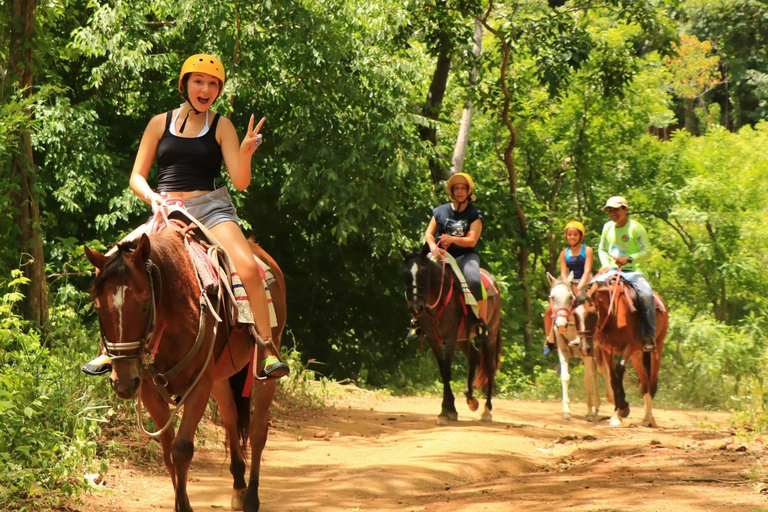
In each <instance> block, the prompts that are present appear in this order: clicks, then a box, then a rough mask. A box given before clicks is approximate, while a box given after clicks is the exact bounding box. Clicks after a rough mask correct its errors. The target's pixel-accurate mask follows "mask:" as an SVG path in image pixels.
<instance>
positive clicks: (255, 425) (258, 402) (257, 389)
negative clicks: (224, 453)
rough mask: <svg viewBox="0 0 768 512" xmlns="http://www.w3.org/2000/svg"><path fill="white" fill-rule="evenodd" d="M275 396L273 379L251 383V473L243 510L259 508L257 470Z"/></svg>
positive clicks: (252, 510)
mask: <svg viewBox="0 0 768 512" xmlns="http://www.w3.org/2000/svg"><path fill="white" fill-rule="evenodd" d="M274 396H275V381H274V380H268V381H260V382H254V383H253V390H252V391H251V432H250V434H251V436H250V437H251V475H250V477H249V479H248V493H247V494H246V495H245V504H244V509H243V510H245V512H257V511H258V510H259V506H260V502H259V470H260V469H261V454H262V453H263V452H264V446H266V444H267V434H268V432H269V406H270V405H271V404H272V398H273V397H274Z"/></svg>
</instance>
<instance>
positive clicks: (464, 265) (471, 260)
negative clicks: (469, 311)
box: [456, 252, 488, 341]
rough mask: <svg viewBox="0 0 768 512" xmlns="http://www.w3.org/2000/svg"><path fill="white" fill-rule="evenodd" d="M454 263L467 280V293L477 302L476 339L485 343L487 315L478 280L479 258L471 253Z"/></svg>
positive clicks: (483, 296) (486, 307) (480, 284)
mask: <svg viewBox="0 0 768 512" xmlns="http://www.w3.org/2000/svg"><path fill="white" fill-rule="evenodd" d="M456 262H457V263H458V264H459V268H460V269H461V273H462V274H464V279H466V280H467V286H469V291H471V292H472V296H473V297H474V298H475V300H476V301H477V309H478V316H479V318H478V319H477V320H478V323H477V338H478V339H479V340H480V341H485V340H486V339H488V327H487V325H486V323H485V322H486V316H487V314H488V301H487V299H486V297H485V294H484V293H483V291H484V290H483V282H482V279H481V278H480V256H478V255H477V253H474V252H471V253H469V254H464V255H463V256H459V257H458V258H456Z"/></svg>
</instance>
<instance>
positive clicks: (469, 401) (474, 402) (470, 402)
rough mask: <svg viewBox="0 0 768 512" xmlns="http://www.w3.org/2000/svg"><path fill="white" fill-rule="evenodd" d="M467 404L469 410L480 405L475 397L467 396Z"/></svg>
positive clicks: (473, 409)
mask: <svg viewBox="0 0 768 512" xmlns="http://www.w3.org/2000/svg"><path fill="white" fill-rule="evenodd" d="M467 406H468V407H469V410H470V411H472V412H475V411H476V410H477V408H478V407H480V402H478V401H477V398H475V397H472V398H467Z"/></svg>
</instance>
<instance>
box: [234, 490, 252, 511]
mask: <svg viewBox="0 0 768 512" xmlns="http://www.w3.org/2000/svg"><path fill="white" fill-rule="evenodd" d="M246 494H248V489H233V490H232V505H231V506H232V510H243V508H245V495H246Z"/></svg>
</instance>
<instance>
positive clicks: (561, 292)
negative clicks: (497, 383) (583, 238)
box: [547, 272, 613, 422]
mask: <svg viewBox="0 0 768 512" xmlns="http://www.w3.org/2000/svg"><path fill="white" fill-rule="evenodd" d="M547 279H549V282H550V284H551V285H552V288H551V289H550V291H549V300H550V304H551V305H552V314H553V315H554V316H555V319H554V320H555V321H554V324H553V325H552V329H555V332H554V334H555V344H556V346H557V356H558V359H559V361H560V383H561V385H562V390H563V409H562V417H563V419H564V420H570V419H571V417H572V414H571V399H570V396H569V392H568V388H569V385H570V382H571V375H570V373H569V371H568V370H569V368H568V365H569V361H570V359H571V358H575V357H578V358H581V359H582V360H583V361H584V388H585V389H586V392H587V415H586V420H587V421H590V422H591V421H597V420H598V413H599V410H600V386H599V377H598V374H599V373H600V372H599V371H598V366H597V364H596V361H595V358H594V357H593V355H592V353H591V352H590V353H587V352H584V353H582V351H581V350H580V343H579V333H578V330H577V329H576V326H575V325H574V323H573V322H571V318H572V313H573V300H574V298H575V296H574V294H573V272H571V273H570V274H569V275H568V277H567V278H566V279H563V278H562V277H559V278H557V279H555V278H554V277H552V274H550V273H549V272H547ZM599 370H600V371H602V373H603V374H604V375H605V373H607V372H606V370H605V367H604V366H600V368H599ZM605 396H606V400H607V401H608V402H610V403H613V389H612V388H611V386H610V385H607V386H606V388H605Z"/></svg>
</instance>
